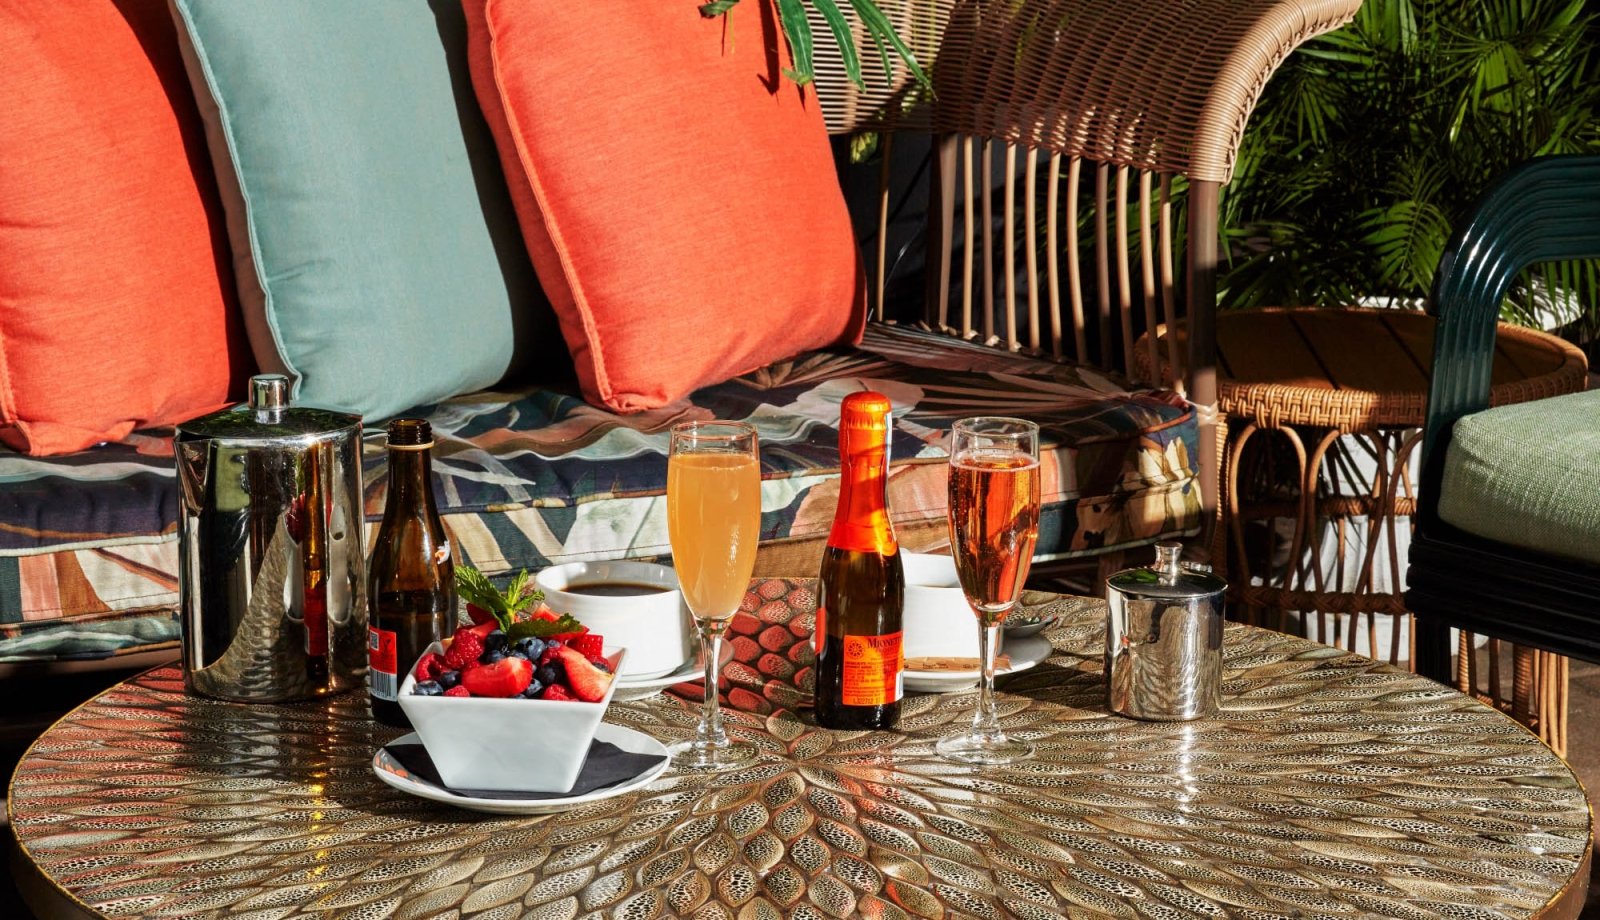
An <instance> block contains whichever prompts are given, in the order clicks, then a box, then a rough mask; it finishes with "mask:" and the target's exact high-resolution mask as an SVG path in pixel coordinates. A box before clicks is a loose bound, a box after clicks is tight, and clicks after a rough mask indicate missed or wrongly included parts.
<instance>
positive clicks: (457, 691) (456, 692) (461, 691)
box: [444, 684, 472, 696]
mask: <svg viewBox="0 0 1600 920" xmlns="http://www.w3.org/2000/svg"><path fill="white" fill-rule="evenodd" d="M444 695H445V696H471V695H472V694H470V693H468V692H467V688H466V687H463V686H461V685H459V684H457V685H456V686H454V687H451V688H450V689H449V690H446V691H445V692H444Z"/></svg>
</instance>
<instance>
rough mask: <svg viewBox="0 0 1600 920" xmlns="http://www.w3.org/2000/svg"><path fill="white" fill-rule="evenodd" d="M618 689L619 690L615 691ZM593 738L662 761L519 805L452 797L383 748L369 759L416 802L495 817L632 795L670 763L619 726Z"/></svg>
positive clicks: (412, 737)
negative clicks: (585, 789)
mask: <svg viewBox="0 0 1600 920" xmlns="http://www.w3.org/2000/svg"><path fill="white" fill-rule="evenodd" d="M620 689H621V688H620V687H619V688H618V690H620ZM594 737H595V740H597V741H607V742H610V743H611V744H614V745H616V746H617V747H619V748H622V749H623V750H624V751H628V752H630V753H634V754H653V755H656V756H658V757H660V758H662V760H661V762H660V763H658V764H656V765H655V766H653V767H651V768H650V769H648V770H646V771H644V772H643V773H640V774H639V775H638V776H635V777H633V778H632V779H628V780H624V781H623V782H620V783H616V784H615V785H611V786H607V787H605V788H604V789H596V790H595V791H594V792H590V793H588V794H586V795H572V796H566V797H565V798H556V799H524V800H520V801H519V800H516V799H475V798H472V797H471V796H465V795H456V794H455V793H454V792H451V791H450V790H448V789H446V788H444V787H443V786H436V785H434V784H433V783H430V782H428V781H427V780H425V779H422V778H421V777H419V776H414V775H412V774H411V773H410V772H409V771H407V770H406V768H405V767H402V766H400V764H399V763H397V762H396V761H395V759H394V758H393V757H391V756H390V755H389V752H388V751H387V750H386V749H384V748H378V752H377V753H376V754H374V755H372V772H373V773H376V774H377V775H378V779H380V780H383V781H384V782H385V783H387V784H388V785H390V786H393V787H394V788H396V789H398V790H400V791H401V792H404V793H407V794H409V795H414V796H416V797H417V798H421V799H428V800H429V801H433V802H443V803H444V804H446V805H454V806H456V807H457V808H465V809H467V810H468V811H486V812H490V813H491V814H497V815H548V814H554V813H556V812H561V811H567V810H568V809H571V808H575V807H577V806H579V805H583V804H585V803H588V802H598V801H600V800H602V799H609V798H612V797H613V796H619V795H622V794H624V793H627V792H632V791H633V790H635V789H638V788H639V787H640V786H643V785H645V784H646V783H648V782H650V781H651V780H653V779H655V778H656V777H658V776H660V775H661V774H662V773H663V772H665V771H666V769H667V767H668V766H669V765H670V763H671V762H670V761H669V760H668V759H667V749H666V748H665V747H662V746H661V742H659V741H657V740H656V739H654V738H652V737H650V736H649V735H646V734H644V733H643V732H637V731H634V730H633V729H631V728H623V727H622V726H621V725H612V724H611V723H609V722H601V723H600V728H599V730H598V731H596V732H595V733H594ZM391 743H393V744H421V743H422V739H421V738H419V737H417V734H416V733H415V732H412V733H411V734H409V735H404V736H402V737H399V738H396V739H395V740H394V741H393V742H391Z"/></svg>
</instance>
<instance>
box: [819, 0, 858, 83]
mask: <svg viewBox="0 0 1600 920" xmlns="http://www.w3.org/2000/svg"><path fill="white" fill-rule="evenodd" d="M811 5H812V6H814V7H816V8H817V12H819V13H821V14H822V18H823V19H824V20H826V21H827V23H828V29H829V30H830V31H831V32H833V39H834V41H836V42H838V43H839V58H840V60H842V61H843V62H844V75H845V76H847V77H849V78H850V82H851V83H854V84H855V85H856V86H858V87H860V88H862V89H866V88H867V83H866V81H865V80H863V79H862V78H861V55H860V53H859V52H857V51H856V40H855V36H853V35H851V34H850V21H849V20H847V19H845V18H844V13H843V12H841V11H840V10H839V5H838V4H837V3H834V2H833V0H811Z"/></svg>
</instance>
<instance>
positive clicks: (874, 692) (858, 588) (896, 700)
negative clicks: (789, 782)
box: [816, 392, 905, 729]
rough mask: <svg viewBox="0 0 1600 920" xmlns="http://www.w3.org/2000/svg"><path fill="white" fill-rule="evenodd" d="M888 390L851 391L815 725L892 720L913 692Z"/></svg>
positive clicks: (876, 724) (843, 426)
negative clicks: (908, 687)
mask: <svg viewBox="0 0 1600 920" xmlns="http://www.w3.org/2000/svg"><path fill="white" fill-rule="evenodd" d="M889 408H890V406H889V399H888V397H886V396H884V395H882V394H881V393H871V392H864V393H852V394H850V395H849V396H847V397H845V399H844V404H843V406H842V407H841V410H840V419H839V462H840V471H839V508H838V510H837V511H836V512H835V513H834V517H833V530H832V531H831V532H830V533H829V535H828V546H827V549H825V550H824V551H823V556H822V574H821V584H820V585H819V589H818V606H817V627H816V629H817V631H816V643H817V645H816V648H817V664H816V714H817V724H818V725H821V726H823V727H825V728H839V729H892V728H894V727H895V725H896V723H898V722H899V721H900V699H901V697H902V696H904V695H905V681H904V677H903V676H902V672H903V671H904V669H905V657H904V651H903V644H902V641H901V640H902V632H901V626H900V618H901V610H902V607H903V604H904V599H905V573H904V571H903V570H902V568H901V563H900V546H899V544H898V543H897V542H896V541H895V537H894V527H893V526H892V525H891V524H890V523H889V508H888V486H889Z"/></svg>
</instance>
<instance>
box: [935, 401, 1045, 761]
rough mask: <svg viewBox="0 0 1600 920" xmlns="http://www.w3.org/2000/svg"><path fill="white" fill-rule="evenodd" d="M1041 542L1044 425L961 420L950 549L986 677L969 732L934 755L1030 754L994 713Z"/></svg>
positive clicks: (954, 439)
mask: <svg viewBox="0 0 1600 920" xmlns="http://www.w3.org/2000/svg"><path fill="white" fill-rule="evenodd" d="M1038 540H1039V426H1038V425H1035V424H1034V423H1032V422H1029V421H1024V420H1022V419H1016V418H998V417H980V418H967V419H962V420H961V421H959V422H956V424H955V429H954V431H953V432H952V433H951V439H950V550H951V554H952V555H954V557H955V563H956V572H957V574H959V575H960V576H961V590H962V593H964V594H965V595H966V596H967V603H968V604H970V605H971V606H972V612H973V613H974V614H975V615H976V616H977V620H978V644H979V656H980V660H981V661H982V664H983V677H982V679H981V681H980V682H979V684H978V710H977V712H976V713H974V715H973V719H972V728H971V730H969V731H968V732H967V733H966V734H961V735H951V736H948V737H945V738H941V739H940V740H939V743H938V744H937V745H936V746H935V750H937V751H938V752H939V754H940V755H941V756H943V757H946V758H949V759H951V760H959V761H962V762H964V763H977V764H1002V763H1011V762H1012V761H1015V760H1021V759H1023V758H1026V757H1030V756H1032V755H1033V748H1031V747H1029V746H1028V745H1026V744H1024V743H1023V742H1021V741H1016V740H1014V739H1011V738H1007V737H1006V734H1005V732H1004V731H1002V730H1001V729H1000V719H999V716H998V715H997V713H996V712H995V699H994V660H995V652H996V650H997V649H998V647H999V645H1000V627H1001V625H1002V624H1003V623H1004V622H1005V619H1006V616H1007V615H1008V614H1010V613H1011V610H1012V608H1014V607H1016V605H1017V599H1018V598H1019V597H1020V596H1021V595H1022V584H1023V582H1025V581H1027V580H1028V568H1029V566H1031V565H1032V563H1033V547H1034V544H1035V543H1037V542H1038Z"/></svg>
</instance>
